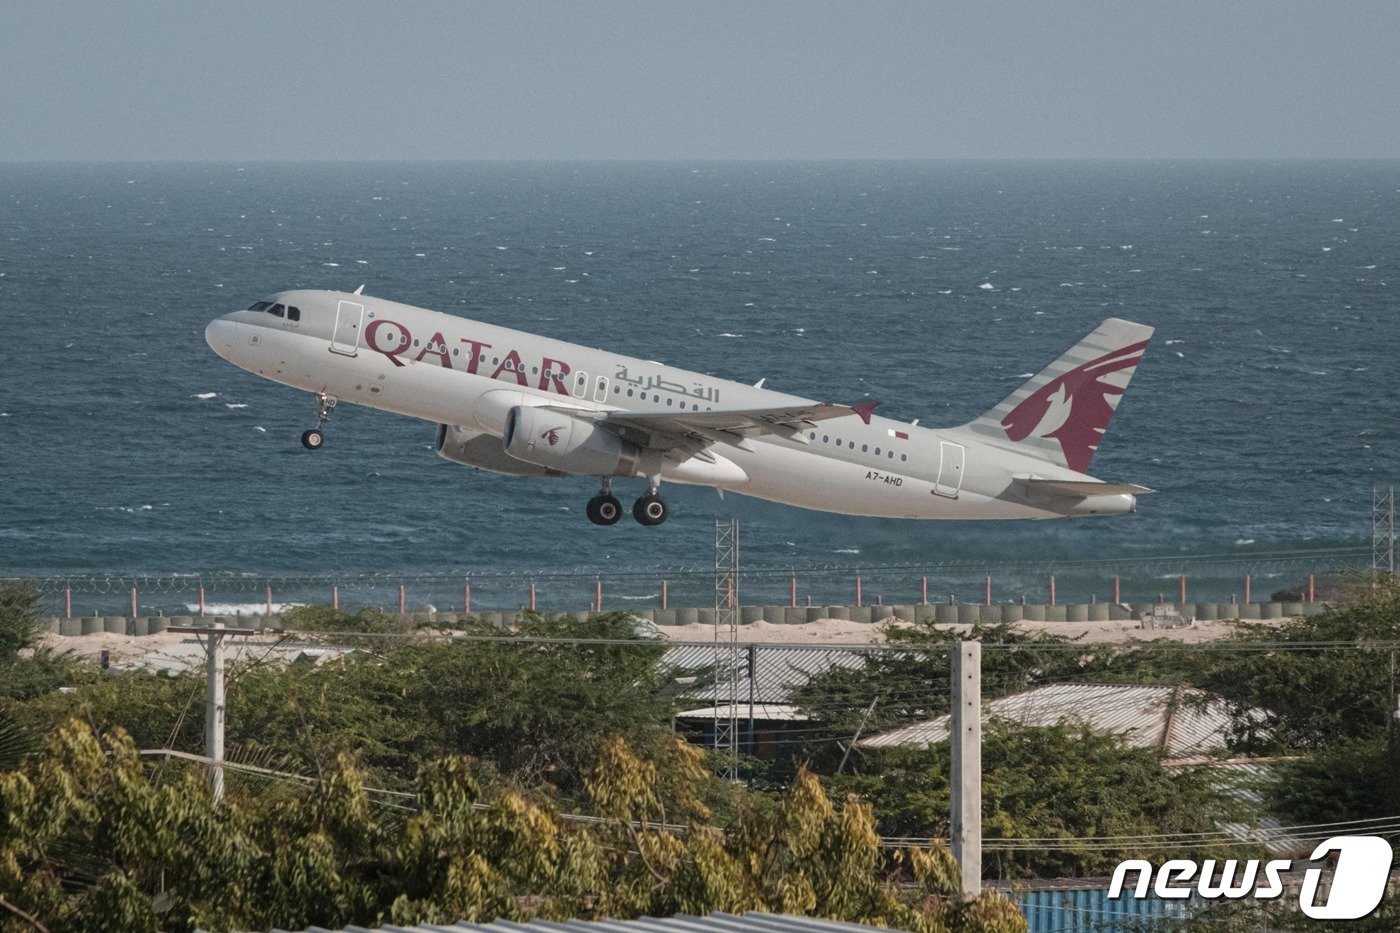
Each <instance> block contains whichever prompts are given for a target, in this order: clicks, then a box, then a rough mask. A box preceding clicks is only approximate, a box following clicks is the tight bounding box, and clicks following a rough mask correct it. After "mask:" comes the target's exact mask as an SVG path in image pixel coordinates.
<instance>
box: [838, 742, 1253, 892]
mask: <svg viewBox="0 0 1400 933" xmlns="http://www.w3.org/2000/svg"><path fill="white" fill-rule="evenodd" d="M950 769H951V761H950V749H949V746H948V743H947V742H940V743H938V744H937V745H934V746H932V747H925V748H919V747H907V746H906V747H894V748H873V749H864V750H862V751H861V752H860V754H859V755H858V760H857V763H856V768H855V771H854V773H852V774H850V775H843V776H842V777H839V778H832V779H830V780H829V781H828V786H829V787H831V788H832V789H833V791H837V792H847V793H855V794H858V795H859V796H860V797H861V798H862V799H864V800H867V801H869V802H870V804H871V806H872V807H873V808H874V811H875V813H876V815H877V817H878V819H877V826H878V828H879V830H880V832H881V833H882V834H884V835H887V836H892V837H907V836H917V837H946V836H947V835H948V832H949V827H948V813H949V774H950ZM982 800H983V813H982V836H983V839H986V840H991V839H1044V840H1055V841H1056V842H1055V847H1050V846H1044V847H1036V848H1028V849H1024V850H1018V851H1012V852H1009V851H992V850H989V851H988V852H986V853H985V854H984V856H983V864H984V867H985V868H986V869H987V870H988V871H989V872H990V873H991V875H992V876H993V877H999V878H1014V877H1024V876H1039V877H1050V878H1055V877H1063V876H1068V875H1102V874H1111V873H1112V870H1113V867H1114V866H1115V865H1117V864H1118V862H1120V861H1122V860H1123V859H1125V858H1151V857H1152V856H1153V854H1154V853H1153V852H1152V851H1151V850H1150V849H1149V848H1147V847H1144V845H1143V844H1142V843H1141V842H1134V843H1133V844H1131V845H1127V846H1117V847H1112V848H1107V847H1101V846H1100V845H1098V844H1094V843H1088V842H1084V843H1083V844H1082V845H1074V844H1073V843H1075V842H1076V841H1082V840H1085V839H1088V838H1092V837H1104V836H1150V835H1158V834H1163V833H1199V832H1213V831H1215V830H1216V829H1217V821H1219V820H1221V819H1224V818H1228V817H1230V816H1231V815H1232V814H1233V811H1234V810H1235V808H1236V801H1233V800H1232V799H1231V798H1230V797H1229V796H1227V795H1224V794H1221V793H1220V791H1219V789H1218V788H1217V787H1216V786H1215V785H1214V784H1213V783H1212V781H1211V778H1210V776H1209V774H1208V773H1207V772H1205V771H1202V770H1189V769H1186V770H1183V769H1171V770H1168V769H1164V768H1163V767H1162V766H1161V763H1160V761H1159V760H1158V758H1157V755H1156V754H1155V753H1154V752H1153V751H1151V750H1149V749H1142V748H1130V747H1128V746H1126V745H1125V744H1124V743H1123V741H1122V739H1121V738H1119V737H1117V736H1100V735H1095V734H1093V733H1092V732H1090V731H1088V730H1087V729H1085V728H1083V727H1077V726H1071V725H1060V726H1053V727H1048V728H1020V727H1013V726H1010V725H1008V724H1006V723H994V724H993V725H992V726H991V727H989V728H987V729H985V730H984V731H983V733H982ZM1061 846H1063V848H1061ZM1235 854H1236V855H1238V854H1239V853H1235ZM1167 857H1172V856H1167Z"/></svg>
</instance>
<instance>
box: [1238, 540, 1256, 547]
mask: <svg viewBox="0 0 1400 933" xmlns="http://www.w3.org/2000/svg"><path fill="white" fill-rule="evenodd" d="M1235 543H1236V544H1238V545H1239V546H1240V547H1244V546H1245V545H1246V544H1253V543H1254V539H1253V538H1236V539H1235Z"/></svg>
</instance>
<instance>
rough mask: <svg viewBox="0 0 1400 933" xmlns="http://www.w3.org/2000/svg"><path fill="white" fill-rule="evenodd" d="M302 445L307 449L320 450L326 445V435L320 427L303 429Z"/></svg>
mask: <svg viewBox="0 0 1400 933" xmlns="http://www.w3.org/2000/svg"><path fill="white" fill-rule="evenodd" d="M301 446H303V447H305V448H306V449H307V450H320V449H321V448H322V447H324V446H326V435H324V434H322V433H321V429H320V428H312V429H311V430H310V431H303V432H302V435H301Z"/></svg>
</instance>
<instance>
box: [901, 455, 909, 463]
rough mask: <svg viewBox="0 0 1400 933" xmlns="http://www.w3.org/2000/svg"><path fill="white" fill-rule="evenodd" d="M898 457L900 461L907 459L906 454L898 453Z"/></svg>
mask: <svg viewBox="0 0 1400 933" xmlns="http://www.w3.org/2000/svg"><path fill="white" fill-rule="evenodd" d="M899 459H900V462H903V461H905V460H908V459H909V455H908V454H900V455H899Z"/></svg>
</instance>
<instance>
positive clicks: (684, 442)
mask: <svg viewBox="0 0 1400 933" xmlns="http://www.w3.org/2000/svg"><path fill="white" fill-rule="evenodd" d="M879 404H880V403H879V402H863V403H861V404H859V405H829V404H827V403H825V402H823V403H820V404H816V405H795V406H791V407H786V408H736V409H728V410H719V411H692V412H669V411H667V412H660V411H657V412H634V411H587V410H583V409H578V408H569V407H565V406H560V405H547V406H544V407H546V408H548V409H550V410H552V411H558V412H562V413H564V414H566V415H569V416H571V417H574V418H584V419H588V420H591V421H595V422H597V423H598V424H600V425H602V426H604V427H607V428H610V429H612V430H614V431H616V432H617V433H618V434H620V435H621V436H622V437H623V438H625V439H626V440H629V441H632V442H634V443H637V444H641V445H642V446H644V447H649V448H651V449H654V450H663V451H676V452H677V453H680V452H682V451H687V453H686V455H687V456H689V455H691V454H694V453H698V452H700V451H702V450H704V449H705V448H706V447H708V446H710V445H711V444H717V443H718V444H730V445H733V446H735V447H739V448H742V449H744V450H750V449H752V448H750V447H749V445H748V443H747V441H748V438H751V437H760V436H762V435H765V434H776V435H778V436H780V437H785V438H788V439H789V440H795V441H799V442H801V443H804V444H806V443H809V441H808V440H807V438H806V437H805V436H804V435H803V434H802V432H803V431H805V430H809V429H811V428H813V427H815V426H816V424H817V422H819V421H828V420H830V419H832V418H846V417H849V416H851V415H855V416H856V417H858V418H860V419H861V420H862V421H864V422H865V423H866V424H869V423H870V415H871V412H873V411H874V410H875V407H876V406H877V405H879Z"/></svg>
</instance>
